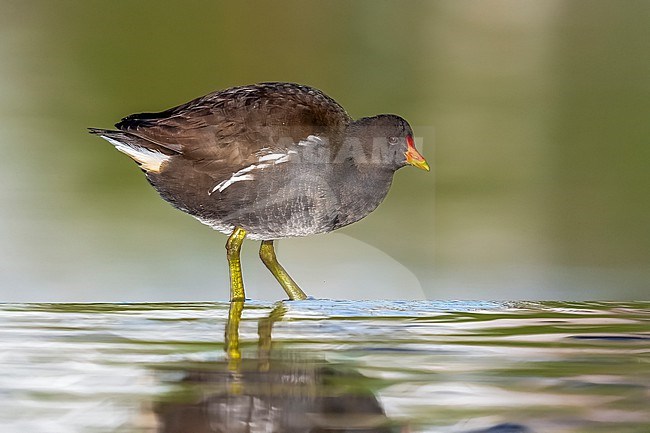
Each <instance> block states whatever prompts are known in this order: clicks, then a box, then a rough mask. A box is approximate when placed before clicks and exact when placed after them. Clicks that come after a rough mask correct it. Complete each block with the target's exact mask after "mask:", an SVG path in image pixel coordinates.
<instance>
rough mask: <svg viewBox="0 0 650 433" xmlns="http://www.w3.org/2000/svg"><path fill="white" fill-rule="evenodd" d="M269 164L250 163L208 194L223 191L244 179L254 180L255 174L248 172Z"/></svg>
mask: <svg viewBox="0 0 650 433" xmlns="http://www.w3.org/2000/svg"><path fill="white" fill-rule="evenodd" d="M268 166H269V164H252V165H249V166H248V167H244V168H242V169H241V170H239V171H237V172H235V173H233V175H232V176H230V177H229V178H228V179H226V180H223V181H221V182H219V183H218V184H217V185H216V186H215V187H214V188H212V191H210V192H209V193H208V195H211V194H212V193H213V192H215V191H219V192H223V190H224V189H226V188H228V187H229V186H230V185H232V184H233V183H235V182H240V181H242V180H253V179H255V176H253V175H252V174H247V173H248V172H250V171H252V170H255V169H259V168H264V167H268Z"/></svg>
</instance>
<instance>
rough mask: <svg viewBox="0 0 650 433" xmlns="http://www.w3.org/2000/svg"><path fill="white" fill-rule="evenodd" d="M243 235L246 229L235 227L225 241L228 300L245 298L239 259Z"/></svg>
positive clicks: (244, 235)
mask: <svg viewBox="0 0 650 433" xmlns="http://www.w3.org/2000/svg"><path fill="white" fill-rule="evenodd" d="M245 237H246V230H244V229H243V228H241V227H235V230H233V232H232V234H231V235H230V236H229V237H228V241H227V242H226V255H227V257H228V267H229V268H230V302H234V301H243V300H245V299H246V295H245V293H244V280H243V278H242V276H241V260H240V259H239V253H240V251H241V244H242V242H244V238H245Z"/></svg>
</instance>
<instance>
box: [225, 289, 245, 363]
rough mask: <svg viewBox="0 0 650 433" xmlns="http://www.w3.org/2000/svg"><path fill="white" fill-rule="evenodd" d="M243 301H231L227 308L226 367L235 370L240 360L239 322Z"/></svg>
mask: <svg viewBox="0 0 650 433" xmlns="http://www.w3.org/2000/svg"><path fill="white" fill-rule="evenodd" d="M243 310H244V301H233V302H231V303H230V308H229V309H228V321H227V322H226V332H225V334H226V335H225V337H226V338H225V340H226V347H225V350H226V354H227V355H228V368H229V369H230V370H231V371H235V370H237V369H238V368H239V363H240V362H241V351H240V350H239V323H240V322H241V315H242V311H243Z"/></svg>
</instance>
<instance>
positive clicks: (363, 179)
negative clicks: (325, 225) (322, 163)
mask: <svg viewBox="0 0 650 433" xmlns="http://www.w3.org/2000/svg"><path fill="white" fill-rule="evenodd" d="M335 173H336V174H337V178H338V179H340V180H341V182H340V183H338V185H339V188H338V191H337V195H338V201H339V203H340V214H339V225H338V227H343V226H345V225H348V224H352V223H353V222H356V221H358V220H360V219H361V218H363V217H365V216H366V215H368V214H369V213H370V212H372V211H373V210H375V209H376V208H377V206H379V204H380V203H381V202H382V201H383V200H384V198H385V197H386V194H388V190H389V189H390V185H391V183H392V181H393V175H394V174H395V171H394V170H392V169H388V168H385V167H381V166H377V165H375V164H361V165H358V166H357V165H352V166H350V165H349V164H340V166H339V167H336V169H335ZM338 227H337V228H338Z"/></svg>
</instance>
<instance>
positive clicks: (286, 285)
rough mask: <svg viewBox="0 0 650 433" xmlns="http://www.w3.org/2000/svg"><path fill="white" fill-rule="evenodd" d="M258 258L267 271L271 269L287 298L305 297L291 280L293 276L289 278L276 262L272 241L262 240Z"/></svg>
mask: <svg viewBox="0 0 650 433" xmlns="http://www.w3.org/2000/svg"><path fill="white" fill-rule="evenodd" d="M260 258H261V259H262V261H263V262H264V264H265V265H266V267H267V268H268V269H269V271H271V273H272V274H273V276H274V277H275V279H276V280H278V283H280V285H281V286H282V288H283V289H284V291H285V292H287V295H289V299H291V300H296V299H307V295H305V292H303V291H302V290H300V287H298V284H296V282H295V281H293V278H291V277H290V276H289V274H288V273H287V271H285V270H284V268H283V267H282V265H280V263H278V259H277V258H276V257H275V250H274V249H273V241H262V246H261V247H260Z"/></svg>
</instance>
